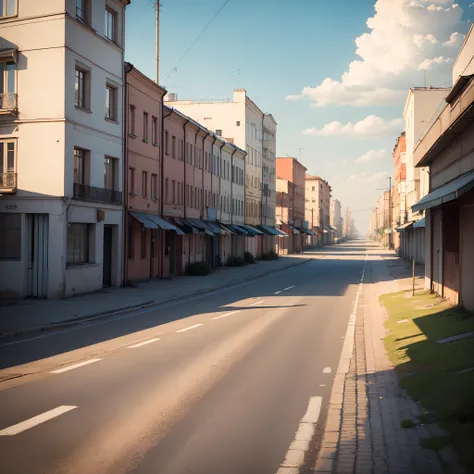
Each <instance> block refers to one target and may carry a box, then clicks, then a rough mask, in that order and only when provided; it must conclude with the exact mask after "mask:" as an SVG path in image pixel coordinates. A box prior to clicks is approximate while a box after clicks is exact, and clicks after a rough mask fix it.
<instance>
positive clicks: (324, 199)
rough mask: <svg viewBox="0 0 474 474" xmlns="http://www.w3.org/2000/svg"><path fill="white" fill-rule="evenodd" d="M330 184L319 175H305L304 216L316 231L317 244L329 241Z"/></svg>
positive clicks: (330, 230) (330, 232)
mask: <svg viewBox="0 0 474 474" xmlns="http://www.w3.org/2000/svg"><path fill="white" fill-rule="evenodd" d="M331 191H332V190H331V186H330V185H329V183H328V182H327V181H325V180H324V179H322V178H321V177H320V176H312V175H309V174H307V175H306V176H305V201H306V203H305V216H306V220H307V221H308V222H309V223H310V225H311V226H312V227H313V228H314V230H315V232H317V233H318V235H319V238H318V245H326V244H329V243H331V241H332V240H331V239H332V238H331V234H332V232H333V230H332V229H331V227H330V225H331V223H330V221H331V213H330V207H331Z"/></svg>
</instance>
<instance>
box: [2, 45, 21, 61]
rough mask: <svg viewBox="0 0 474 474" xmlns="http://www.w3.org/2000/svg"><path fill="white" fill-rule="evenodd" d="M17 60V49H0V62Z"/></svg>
mask: <svg viewBox="0 0 474 474" xmlns="http://www.w3.org/2000/svg"><path fill="white" fill-rule="evenodd" d="M10 61H12V62H14V63H16V62H18V50H17V49H12V48H9V49H0V62H2V63H6V62H10Z"/></svg>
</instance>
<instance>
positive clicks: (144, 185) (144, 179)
mask: <svg viewBox="0 0 474 474" xmlns="http://www.w3.org/2000/svg"><path fill="white" fill-rule="evenodd" d="M142 196H143V197H144V198H146V197H147V196H148V173H147V172H146V171H142Z"/></svg>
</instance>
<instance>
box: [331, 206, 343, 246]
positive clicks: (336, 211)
mask: <svg viewBox="0 0 474 474" xmlns="http://www.w3.org/2000/svg"><path fill="white" fill-rule="evenodd" d="M341 212H342V207H341V202H340V201H338V200H337V199H333V200H332V201H331V217H330V225H331V227H332V228H334V229H336V237H338V238H339V239H340V238H341V237H342V225H341Z"/></svg>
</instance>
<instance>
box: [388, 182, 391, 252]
mask: <svg viewBox="0 0 474 474" xmlns="http://www.w3.org/2000/svg"><path fill="white" fill-rule="evenodd" d="M388 228H389V229H390V234H388V248H389V249H391V248H392V177H391V176H389V178H388Z"/></svg>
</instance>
